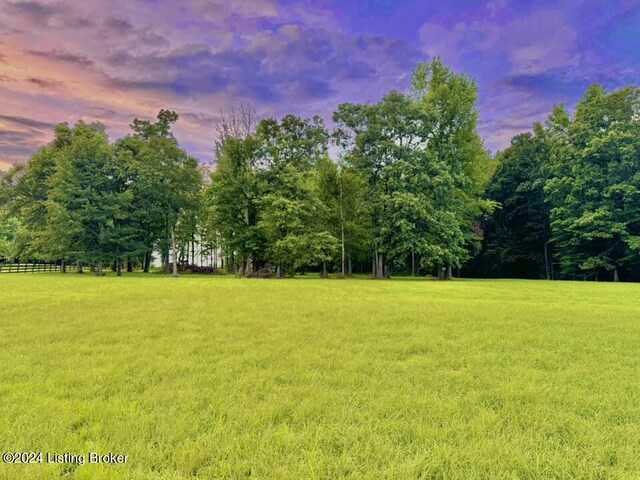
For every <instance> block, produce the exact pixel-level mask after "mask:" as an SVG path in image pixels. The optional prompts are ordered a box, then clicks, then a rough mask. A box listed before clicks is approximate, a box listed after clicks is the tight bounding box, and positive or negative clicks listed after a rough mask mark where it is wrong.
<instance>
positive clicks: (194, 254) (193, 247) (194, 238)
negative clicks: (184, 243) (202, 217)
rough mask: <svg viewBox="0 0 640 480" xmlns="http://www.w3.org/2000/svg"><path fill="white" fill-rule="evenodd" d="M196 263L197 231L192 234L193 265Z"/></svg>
mask: <svg viewBox="0 0 640 480" xmlns="http://www.w3.org/2000/svg"><path fill="white" fill-rule="evenodd" d="M195 264H196V236H195V233H192V234H191V265H195Z"/></svg>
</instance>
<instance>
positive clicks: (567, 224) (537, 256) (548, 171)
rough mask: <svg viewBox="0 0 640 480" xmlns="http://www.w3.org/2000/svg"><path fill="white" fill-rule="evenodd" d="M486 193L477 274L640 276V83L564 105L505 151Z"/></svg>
mask: <svg viewBox="0 0 640 480" xmlns="http://www.w3.org/2000/svg"><path fill="white" fill-rule="evenodd" d="M486 197H487V198H488V199H489V200H492V201H494V202H496V203H497V204H498V205H500V208H498V209H496V210H495V211H494V213H493V215H490V216H486V217H485V219H484V221H483V229H484V237H485V238H484V243H483V248H482V252H481V254H480V255H479V256H478V257H476V259H474V261H473V262H472V264H471V265H470V267H469V272H470V273H471V274H473V275H476V276H485V277H491V276H493V277H525V278H548V279H552V278H560V279H581V280H582V279H591V280H598V279H600V280H613V281H618V280H620V279H626V280H632V281H640V89H638V88H635V87H627V88H623V89H620V90H617V91H614V92H607V91H606V90H605V89H604V88H603V87H601V86H599V85H593V86H591V87H590V88H589V89H588V90H587V92H586V94H585V96H584V97H583V98H582V99H581V100H580V101H579V102H578V105H577V107H576V110H575V114H574V115H573V116H571V115H569V113H568V112H567V110H566V109H565V107H564V106H562V105H560V106H556V107H555V108H554V110H553V112H552V113H551V115H550V116H549V118H548V119H547V121H546V122H545V124H544V125H542V124H536V125H535V126H534V129H533V132H531V133H523V134H520V135H516V136H515V137H514V138H513V139H512V141H511V146H510V147H509V148H507V149H506V150H505V151H503V152H501V153H499V154H498V156H497V169H496V172H495V174H494V175H493V177H492V179H491V181H490V182H489V184H488V187H487V192H486Z"/></svg>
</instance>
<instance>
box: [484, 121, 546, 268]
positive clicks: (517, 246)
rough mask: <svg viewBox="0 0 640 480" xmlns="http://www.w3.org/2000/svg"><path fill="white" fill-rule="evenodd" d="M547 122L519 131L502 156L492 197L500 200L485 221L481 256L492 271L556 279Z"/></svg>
mask: <svg viewBox="0 0 640 480" xmlns="http://www.w3.org/2000/svg"><path fill="white" fill-rule="evenodd" d="M546 137H547V136H546V133H545V131H544V129H543V127H542V125H540V124H537V125H536V126H535V128H534V134H530V133H525V134H521V135H517V136H515V137H514V138H513V139H512V140H511V145H510V146H509V148H507V149H506V150H504V151H503V152H501V153H500V154H499V155H498V157H497V162H498V167H497V170H496V172H495V174H494V175H493V178H492V180H491V182H490V184H489V186H488V188H487V197H488V198H489V199H491V200H492V201H495V202H497V203H499V204H500V208H498V209H496V211H495V212H494V214H493V216H491V217H490V218H489V220H488V221H487V222H486V223H485V224H484V239H485V241H484V246H483V252H482V255H481V256H480V260H481V261H482V262H483V264H484V266H485V268H486V269H487V270H486V273H487V274H489V275H492V276H507V277H525V278H540V277H545V278H547V279H551V278H552V277H553V263H552V258H553V248H552V245H551V243H550V242H551V226H550V207H549V204H548V202H547V201H546V197H545V193H544V187H545V184H546V181H547V180H548V174H549V160H550V147H549V142H548V140H547V138H546Z"/></svg>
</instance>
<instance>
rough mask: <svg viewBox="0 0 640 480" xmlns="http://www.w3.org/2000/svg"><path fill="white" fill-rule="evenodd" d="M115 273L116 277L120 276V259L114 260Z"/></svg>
mask: <svg viewBox="0 0 640 480" xmlns="http://www.w3.org/2000/svg"><path fill="white" fill-rule="evenodd" d="M116 275H117V276H118V277H121V276H122V262H121V261H120V259H118V260H117V261H116Z"/></svg>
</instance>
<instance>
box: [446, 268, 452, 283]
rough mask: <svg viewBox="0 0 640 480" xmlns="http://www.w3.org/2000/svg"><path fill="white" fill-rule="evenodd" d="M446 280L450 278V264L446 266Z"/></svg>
mask: <svg viewBox="0 0 640 480" xmlns="http://www.w3.org/2000/svg"><path fill="white" fill-rule="evenodd" d="M446 278H447V280H450V279H451V265H449V266H447V277H446Z"/></svg>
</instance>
